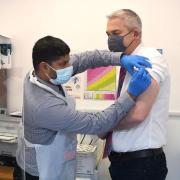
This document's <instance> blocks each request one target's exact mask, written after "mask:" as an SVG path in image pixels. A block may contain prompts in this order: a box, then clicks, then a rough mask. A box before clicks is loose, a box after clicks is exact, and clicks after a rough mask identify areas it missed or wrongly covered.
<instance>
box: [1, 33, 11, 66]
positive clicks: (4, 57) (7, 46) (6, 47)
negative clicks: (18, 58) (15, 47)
mask: <svg viewBox="0 0 180 180" xmlns="http://www.w3.org/2000/svg"><path fill="white" fill-rule="evenodd" d="M11 53H12V45H11V39H10V38H9V37H6V36H3V35H0V69H9V68H11Z"/></svg>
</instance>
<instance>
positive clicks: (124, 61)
mask: <svg viewBox="0 0 180 180" xmlns="http://www.w3.org/2000/svg"><path fill="white" fill-rule="evenodd" d="M120 64H121V66H122V67H124V68H125V69H126V70H127V71H128V72H129V73H130V74H131V75H132V74H133V73H134V67H136V68H137V69H140V68H142V67H144V68H152V65H151V63H150V62H148V58H146V57H143V56H138V55H122V56H121V58H120Z"/></svg>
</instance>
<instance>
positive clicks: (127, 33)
mask: <svg viewBox="0 0 180 180" xmlns="http://www.w3.org/2000/svg"><path fill="white" fill-rule="evenodd" d="M131 32H132V31H129V32H128V33H127V34H125V35H124V36H123V39H124V37H125V36H127V35H128V34H130V33H131ZM133 41H134V39H133V40H132V41H131V42H130V43H129V45H128V46H127V47H126V49H127V48H128V47H129V46H130V45H131V44H132V43H133Z"/></svg>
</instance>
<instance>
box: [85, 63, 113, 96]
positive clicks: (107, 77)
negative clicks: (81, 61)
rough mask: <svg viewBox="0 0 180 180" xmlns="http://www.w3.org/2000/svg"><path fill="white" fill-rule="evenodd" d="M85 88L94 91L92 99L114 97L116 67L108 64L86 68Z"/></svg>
mask: <svg viewBox="0 0 180 180" xmlns="http://www.w3.org/2000/svg"><path fill="white" fill-rule="evenodd" d="M86 90H87V91H95V92H94V93H93V95H92V99H114V93H115V90H116V68H115V67H113V66H109V67H100V68H95V69H90V70H88V71H87V89H86ZM97 91H98V92H97ZM100 91H103V92H100Z"/></svg>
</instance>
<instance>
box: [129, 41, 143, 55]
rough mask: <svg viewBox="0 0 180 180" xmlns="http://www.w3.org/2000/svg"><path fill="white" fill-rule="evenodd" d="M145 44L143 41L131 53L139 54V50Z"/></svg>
mask: <svg viewBox="0 0 180 180" xmlns="http://www.w3.org/2000/svg"><path fill="white" fill-rule="evenodd" d="M143 46H144V44H143V43H142V42H141V43H140V44H139V45H138V46H137V47H136V49H135V50H134V51H133V52H132V53H131V55H136V54H138V52H139V50H140V49H141V48H142V47H143Z"/></svg>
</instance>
